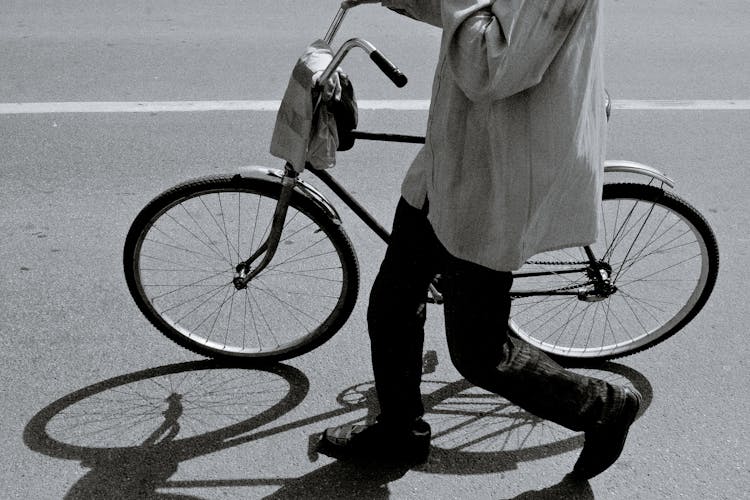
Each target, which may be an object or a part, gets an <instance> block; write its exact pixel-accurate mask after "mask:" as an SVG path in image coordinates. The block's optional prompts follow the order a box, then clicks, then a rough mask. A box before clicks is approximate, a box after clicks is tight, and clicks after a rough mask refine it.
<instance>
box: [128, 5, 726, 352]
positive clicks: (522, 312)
mask: <svg viewBox="0 0 750 500" xmlns="http://www.w3.org/2000/svg"><path fill="white" fill-rule="evenodd" d="M345 13H346V6H345V5H342V8H341V9H340V10H339V12H338V14H337V15H336V17H335V18H334V20H333V23H332V24H331V26H330V28H329V30H328V32H327V34H326V37H325V41H326V42H328V43H329V44H330V43H331V41H332V40H333V38H334V36H335V34H336V32H337V31H338V28H339V26H340V24H341V22H342V20H343V18H344V15H345ZM355 47H359V48H362V49H363V50H365V51H366V52H367V53H369V54H370V58H371V59H372V60H373V61H374V62H375V63H376V64H377V65H378V67H379V68H380V69H381V70H382V71H383V72H384V73H386V75H387V76H388V77H389V78H390V79H391V80H392V81H393V82H394V83H395V84H396V85H397V86H403V85H404V84H405V83H406V77H405V76H404V75H403V73H401V71H400V70H399V69H398V68H397V67H396V66H394V65H393V64H392V63H391V62H390V61H389V60H388V59H387V58H386V57H385V56H383V55H382V53H380V52H379V51H378V50H377V49H376V48H375V47H374V46H373V45H372V44H371V43H370V42H368V41H366V40H362V39H360V38H353V39H351V40H349V41H347V42H345V43H344V44H342V46H341V47H340V48H339V49H338V51H337V52H336V54H335V55H334V56H333V60H332V62H331V64H330V65H329V66H328V68H327V69H326V70H325V72H324V74H323V77H322V78H321V79H320V81H326V79H327V77H328V76H330V75H331V74H333V72H334V71H335V70H336V68H337V67H338V65H340V63H341V61H342V60H343V58H344V57H345V56H346V54H347V53H348V52H349V51H350V50H351V49H353V48H355ZM609 105H610V103H609V101H608V102H607V108H608V112H609ZM351 133H352V135H353V137H354V138H355V139H367V140H381V141H395V142H408V143H424V137H419V136H408V135H399V134H386V133H371V132H363V131H358V130H353V131H352V132H351ZM603 168H604V172H605V173H627V174H635V175H637V176H639V178H640V177H646V178H648V182H647V183H646V182H638V183H630V182H628V183H620V182H617V183H605V185H604V189H603V197H602V208H601V215H602V217H601V219H602V227H601V231H600V233H601V235H602V238H601V241H599V242H597V243H596V244H594V245H591V246H586V247H583V248H572V249H564V250H558V251H554V252H547V253H544V254H541V255H537V256H535V257H534V258H533V259H531V260H530V261H528V262H527V263H526V264H524V266H523V267H522V268H521V269H520V270H518V271H516V272H514V286H513V288H512V290H511V294H512V298H513V306H512V312H511V318H510V321H509V329H510V331H511V333H512V334H513V335H515V336H516V337H518V338H520V339H522V340H524V341H526V342H529V343H531V344H533V345H535V346H537V347H539V348H540V349H542V350H544V351H546V352H547V353H549V354H550V355H552V356H553V357H555V358H557V359H558V360H561V361H564V362H577V363H581V362H594V361H596V362H599V361H604V360H609V359H614V358H619V357H622V356H626V355H629V354H633V353H636V352H639V351H643V350H645V349H648V348H651V347H653V346H654V345H656V344H658V343H660V342H662V341H664V340H666V339H667V338H669V337H671V336H672V335H674V334H675V333H677V332H678V331H679V330H680V329H681V328H683V327H684V326H685V325H686V324H688V323H689V322H690V321H691V320H692V319H693V318H694V317H695V316H696V315H697V314H698V312H699V311H700V310H701V309H702V307H703V306H704V305H705V303H706V301H707V300H708V298H709V296H710V294H711V291H712V290H713V287H714V284H715V282H716V278H717V275H718V266H719V251H718V245H717V242H716V238H715V237H714V234H713V231H712V230H711V227H710V226H709V224H708V222H707V221H706V219H705V218H704V217H703V216H702V215H701V214H700V212H698V210H696V209H695V208H694V207H692V206H691V205H690V204H689V203H687V202H686V201H684V200H683V199H682V198H680V197H679V196H678V195H676V194H675V193H674V192H672V191H670V189H672V188H673V187H674V182H673V181H672V180H671V179H670V178H669V177H667V176H666V175H664V174H663V173H662V172H660V171H659V170H657V169H655V168H652V167H649V166H647V165H643V164H641V163H636V162H632V161H607V162H605V165H604V166H603ZM307 171H308V172H311V173H312V174H313V175H314V176H315V177H317V178H318V179H319V180H320V181H322V182H323V183H324V184H325V185H326V186H328V188H330V190H331V191H332V192H333V193H334V194H335V195H336V196H337V197H338V198H339V199H340V200H341V201H343V202H344V204H345V205H346V206H348V207H349V208H351V210H352V211H353V212H354V213H355V214H356V215H357V216H358V217H359V218H360V219H361V220H362V221H363V222H365V224H366V225H367V226H368V227H369V228H370V229H372V230H373V231H374V232H375V233H376V234H377V235H378V236H380V237H381V238H382V239H383V240H384V241H386V242H387V241H388V237H389V233H388V231H387V230H386V229H385V228H383V226H381V225H380V224H379V223H378V221H376V220H375V219H374V218H373V216H372V215H371V214H370V213H369V212H368V211H367V210H366V209H365V208H364V207H363V206H362V205H361V204H360V203H359V202H357V200H356V199H354V197H353V196H352V195H351V194H350V193H349V192H348V191H347V190H346V189H345V188H344V187H343V186H341V185H340V184H339V183H338V182H337V181H336V180H335V179H334V178H333V177H332V176H331V175H330V174H329V173H328V171H325V170H315V169H311V168H308V169H307ZM248 255H249V257H248ZM123 261H124V269H125V277H126V281H127V285H128V288H129V290H130V293H131V294H132V296H133V298H134V299H135V302H136V304H137V305H138V307H139V308H140V310H141V311H142V312H143V314H144V315H145V316H146V317H147V318H148V319H149V320H150V321H151V323H152V324H153V325H154V326H155V327H156V328H158V329H159V330H160V331H161V332H162V333H164V334H165V335H166V336H167V337H168V338H170V339H171V340H173V341H175V342H176V343H177V344H179V345H181V346H183V347H185V348H187V349H190V350H191V351H194V352H196V353H198V354H201V355H205V356H209V357H214V358H244V359H245V360H246V361H248V362H270V361H279V360H283V359H289V358H292V357H296V356H299V355H301V354H304V353H306V352H309V351H311V350H313V349H315V348H316V347H318V346H320V345H321V344H323V343H324V342H326V341H327V340H329V339H330V338H331V337H332V336H333V335H334V334H335V333H336V332H337V331H338V330H339V329H340V328H341V327H342V326H343V325H344V323H345V322H346V320H347V319H348V317H349V315H350V313H351V312H352V309H353V308H354V305H355V303H356V300H357V294H358V288H359V268H358V262H357V258H356V254H355V251H354V248H353V246H352V243H351V242H350V240H349V238H348V237H347V235H346V233H345V231H344V228H343V222H342V219H341V217H340V215H339V214H338V212H337V211H336V208H335V207H334V206H333V204H332V203H331V202H330V201H329V200H328V199H327V198H326V197H325V196H324V195H323V194H321V192H320V191H318V190H317V189H316V188H315V187H313V186H312V185H311V184H308V183H307V182H305V181H303V180H300V179H299V178H298V174H297V173H296V172H295V171H294V170H293V169H292V168H291V167H290V166H289V165H288V164H287V165H286V167H285V168H284V170H280V169H273V168H266V167H241V168H240V171H239V173H236V174H229V175H218V176H212V177H204V178H199V179H193V180H188V181H186V182H184V183H181V184H179V185H177V186H174V187H172V188H170V189H168V190H166V191H165V192H163V193H162V194H160V195H158V196H157V197H155V198H154V199H153V200H152V201H151V202H149V203H148V204H147V205H146V206H145V207H144V208H143V209H142V210H141V212H140V213H139V214H138V215H137V217H136V218H135V220H134V222H133V223H132V225H131V227H130V230H129V232H128V235H127V238H126V241H125V248H124V259H123ZM441 300H442V298H441V295H440V293H439V280H437V281H436V282H435V283H433V285H432V286H431V287H430V296H429V297H428V301H430V302H434V303H438V304H439V303H441Z"/></svg>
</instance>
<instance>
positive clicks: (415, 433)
mask: <svg viewBox="0 0 750 500" xmlns="http://www.w3.org/2000/svg"><path fill="white" fill-rule="evenodd" d="M430 438H431V430H430V426H429V424H427V422H425V421H424V420H422V419H419V420H417V421H416V422H414V424H413V425H412V426H411V427H392V426H388V425H385V424H382V423H379V422H376V423H374V424H372V425H361V424H356V425H341V426H338V427H331V428H329V429H326V430H325V431H324V432H323V434H322V435H321V437H320V442H319V444H318V450H317V451H318V452H320V453H322V454H323V455H327V456H329V457H332V458H336V459H342V460H351V461H360V462H362V461H365V462H367V461H376V462H388V463H399V464H414V465H416V464H420V463H424V462H426V461H427V457H428V455H429V453H430Z"/></svg>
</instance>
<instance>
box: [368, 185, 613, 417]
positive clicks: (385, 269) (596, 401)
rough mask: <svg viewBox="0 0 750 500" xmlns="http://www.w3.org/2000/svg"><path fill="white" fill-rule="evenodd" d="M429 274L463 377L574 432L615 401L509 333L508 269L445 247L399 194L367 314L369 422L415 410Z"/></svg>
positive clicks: (604, 387) (422, 214)
mask: <svg viewBox="0 0 750 500" xmlns="http://www.w3.org/2000/svg"><path fill="white" fill-rule="evenodd" d="M436 274H441V276H442V279H441V292H442V293H443V296H444V299H445V303H444V308H445V311H444V312H445V330H446V336H447V340H448V348H449V350H450V355H451V360H452V362H453V364H454V366H455V367H456V369H457V370H458V371H459V372H460V373H461V375H462V376H463V377H465V378H466V379H467V380H468V381H469V382H471V383H472V384H474V385H477V386H479V387H481V388H483V389H486V390H488V391H491V392H494V393H496V394H498V395H500V396H502V397H504V398H506V399H507V400H509V401H510V402H512V403H513V404H515V405H517V406H519V407H521V408H523V409H524V410H526V411H528V412H529V413H532V414H534V415H536V416H538V417H541V418H544V419H546V420H550V421H552V422H555V423H558V424H561V425H563V426H565V427H567V428H569V429H572V430H576V431H581V430H586V429H587V428H589V427H590V426H591V425H592V424H594V423H596V422H598V421H601V420H602V419H603V418H604V417H605V416H606V415H607V414H608V413H610V409H611V408H613V407H615V408H618V407H619V406H621V405H622V401H618V399H620V398H621V396H620V393H619V392H618V391H616V390H615V389H614V388H613V387H612V386H611V385H610V384H608V383H606V382H604V381H601V380H598V379H594V378H590V377H584V376H581V375H578V374H576V373H573V372H570V371H567V370H565V369H563V368H562V367H561V366H560V365H558V364H557V363H555V362H554V361H553V360H551V359H550V358H549V357H548V356H547V355H546V354H544V353H543V352H542V351H540V350H538V349H536V348H534V347H532V346H530V345H528V344H526V343H525V342H522V341H520V340H518V339H516V338H511V337H509V336H508V316H509V314H510V297H509V294H508V292H509V290H510V287H511V284H512V282H513V278H512V275H511V273H509V272H499V271H494V270H491V269H488V268H485V267H483V266H480V265H477V264H473V263H470V262H467V261H464V260H461V259H458V258H456V257H453V256H452V255H450V254H449V253H448V252H447V250H445V248H444V247H443V246H442V244H441V243H440V242H439V240H438V239H437V237H436V236H435V233H434V232H433V230H432V227H431V226H430V223H429V221H428V220H427V210H426V209H422V210H420V209H416V208H414V207H412V206H411V205H409V204H408V203H407V202H406V201H404V200H403V199H402V200H401V201H400V202H399V204H398V207H397V209H396V215H395V218H394V222H393V232H392V239H391V242H390V245H389V246H388V250H387V251H386V255H385V258H384V260H383V263H382V265H381V267H380V271H379V273H378V275H377V278H376V279H375V283H374V284H373V288H372V292H371V294H370V304H369V309H368V314H367V320H368V327H369V332H370V342H371V348H372V364H373V371H374V374H375V387H376V390H377V395H378V400H379V403H380V416H379V417H378V420H379V421H381V422H384V423H393V424H394V425H400V424H409V423H410V422H413V421H414V420H415V419H417V418H419V417H421V416H422V415H423V413H424V407H423V406H422V397H421V393H420V388H419V386H420V382H421V375H422V348H423V344H424V323H425V317H426V316H425V310H426V308H425V306H424V304H425V299H426V296H427V289H428V287H429V284H430V282H431V281H432V279H433V277H434V276H435V275H436Z"/></svg>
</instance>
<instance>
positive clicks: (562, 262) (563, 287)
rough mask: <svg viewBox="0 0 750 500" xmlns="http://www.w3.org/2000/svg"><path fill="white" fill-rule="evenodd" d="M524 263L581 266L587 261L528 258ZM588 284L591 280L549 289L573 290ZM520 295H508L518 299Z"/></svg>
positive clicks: (556, 290) (558, 290) (557, 290)
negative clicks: (552, 260)
mask: <svg viewBox="0 0 750 500" xmlns="http://www.w3.org/2000/svg"><path fill="white" fill-rule="evenodd" d="M526 263H527V264H533V265H537V266H582V265H586V264H588V262H581V261H578V262H576V261H572V260H570V261H556V262H547V261H536V260H530V261H527V262H526ZM589 284H591V282H589V283H576V284H575V285H569V286H561V287H557V288H554V289H553V290H551V291H555V292H560V291H563V290H575V289H576V288H581V287H584V286H586V285H589ZM521 297H523V295H513V294H511V295H510V298H511V299H518V298H521Z"/></svg>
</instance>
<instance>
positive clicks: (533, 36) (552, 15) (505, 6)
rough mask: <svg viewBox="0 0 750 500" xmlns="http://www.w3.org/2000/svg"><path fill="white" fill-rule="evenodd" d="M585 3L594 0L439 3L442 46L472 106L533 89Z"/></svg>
mask: <svg viewBox="0 0 750 500" xmlns="http://www.w3.org/2000/svg"><path fill="white" fill-rule="evenodd" d="M586 1H596V0H494V1H493V0H484V1H477V0H443V2H442V4H443V5H442V8H443V26H444V37H445V38H444V41H443V43H445V44H447V47H446V53H447V58H448V63H449V65H450V68H451V70H452V73H453V76H454V78H455V81H456V84H457V85H458V86H459V88H461V90H462V91H463V92H464V93H465V94H466V96H467V97H468V98H469V99H471V100H473V101H478V100H483V99H491V100H497V99H503V98H505V97H509V96H511V95H513V94H516V93H518V92H521V91H523V90H526V89H528V88H530V87H533V86H534V85H536V84H537V83H539V82H540V81H541V79H542V77H543V76H544V73H545V72H546V70H547V68H548V67H549V65H550V63H551V62H552V60H553V59H554V57H555V55H556V54H557V52H558V51H559V50H560V47H561V46H562V44H563V43H564V42H565V40H566V38H567V36H568V33H569V32H570V30H571V28H572V27H573V24H574V23H575V21H576V19H577V18H578V14H579V13H580V11H581V10H582V8H583V5H584V4H585V3H586Z"/></svg>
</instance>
